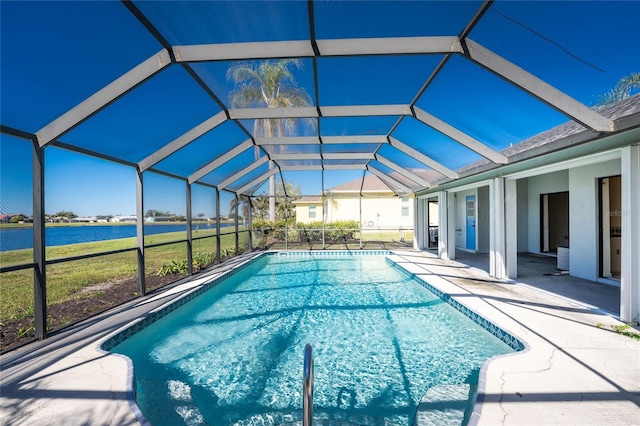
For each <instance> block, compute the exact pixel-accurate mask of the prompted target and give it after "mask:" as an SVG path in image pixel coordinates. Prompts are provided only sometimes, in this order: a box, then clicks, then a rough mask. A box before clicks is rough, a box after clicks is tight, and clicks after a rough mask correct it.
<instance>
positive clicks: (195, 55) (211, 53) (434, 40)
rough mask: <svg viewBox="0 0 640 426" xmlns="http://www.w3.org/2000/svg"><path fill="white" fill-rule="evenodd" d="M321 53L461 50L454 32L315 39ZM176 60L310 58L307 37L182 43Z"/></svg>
mask: <svg viewBox="0 0 640 426" xmlns="http://www.w3.org/2000/svg"><path fill="white" fill-rule="evenodd" d="M315 42H316V46H317V47H318V51H319V53H320V56H346V55H349V56H364V55H407V54H447V53H462V52H463V49H462V44H461V43H460V39H459V38H458V37H457V36H433V37H380V38H347V39H326V40H315ZM172 50H173V54H174V56H175V58H176V61H178V62H202V61H226V60H238V59H267V58H309V57H314V56H316V55H315V53H314V51H313V46H312V45H311V43H310V42H309V41H308V40H289V41H265V42H247V43H219V44H199V45H181V46H173V47H172Z"/></svg>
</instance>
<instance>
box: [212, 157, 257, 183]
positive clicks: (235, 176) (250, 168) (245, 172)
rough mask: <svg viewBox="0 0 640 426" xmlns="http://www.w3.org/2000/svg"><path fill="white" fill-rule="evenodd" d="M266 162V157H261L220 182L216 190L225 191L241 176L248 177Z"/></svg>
mask: <svg viewBox="0 0 640 426" xmlns="http://www.w3.org/2000/svg"><path fill="white" fill-rule="evenodd" d="M267 161H269V157H266V156H264V157H261V158H260V159H259V160H256V161H255V162H253V163H251V165H249V166H248V167H245V168H244V169H242V170H240V171H239V172H237V173H234V174H233V175H231V176H229V177H228V178H226V179H225V180H223V181H222V182H220V183H219V184H218V186H217V188H218V190H223V189H225V188H226V187H227V186H229V185H230V184H232V183H233V182H235V181H237V180H238V179H240V178H242V177H243V176H245V175H248V174H249V173H251V172H252V171H254V170H255V169H257V168H258V167H260V166H262V165H263V164H264V163H266V162H267Z"/></svg>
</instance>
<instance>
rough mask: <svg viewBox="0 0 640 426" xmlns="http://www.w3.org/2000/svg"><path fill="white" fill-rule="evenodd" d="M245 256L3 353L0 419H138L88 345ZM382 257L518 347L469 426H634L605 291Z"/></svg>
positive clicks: (405, 253) (116, 364)
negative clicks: (556, 287)
mask: <svg viewBox="0 0 640 426" xmlns="http://www.w3.org/2000/svg"><path fill="white" fill-rule="evenodd" d="M254 255H255V253H248V254H245V255H243V256H239V257H238V258H234V259H232V260H230V261H227V262H225V263H223V264H222V265H220V266H218V267H216V268H214V269H212V270H209V271H207V272H205V273H203V274H200V275H198V276H197V278H195V279H191V280H185V281H183V282H179V283H176V284H175V285H173V286H170V288H167V289H164V290H163V291H162V292H158V293H154V294H150V295H147V296H145V297H143V298H141V299H138V300H135V301H132V302H130V303H128V304H126V305H123V306H120V307H118V308H115V309H113V310H110V311H108V312H105V313H103V314H101V315H98V316H96V317H94V318H92V319H90V320H87V321H85V322H83V323H80V324H77V325H76V326H73V327H71V328H70V329H67V330H65V331H63V332H60V333H58V334H56V335H53V336H51V337H50V338H48V339H47V340H46V341H43V342H36V343H33V344H30V345H27V346H24V347H22V348H19V349H17V350H15V351H12V352H9V353H7V354H4V355H3V356H2V358H1V369H2V373H1V375H2V376H1V377H2V399H1V404H2V405H1V411H0V413H1V417H0V418H1V419H2V423H3V424H15V425H56V424H60V425H61V424H64V425H69V424H74V425H79V424H92V425H93V424H118V425H135V424H140V420H139V419H140V417H137V416H139V413H137V412H136V409H135V407H132V406H131V404H130V401H129V399H130V398H131V397H132V392H131V390H130V389H129V388H128V386H127V374H128V373H129V371H128V368H129V367H128V364H127V362H126V361H125V360H124V359H122V358H121V357H118V356H113V355H108V354H106V353H104V352H102V351H100V350H99V349H97V347H98V346H99V344H100V342H101V341H103V340H104V339H105V338H106V337H107V336H108V335H110V334H111V333H112V332H114V331H116V330H117V329H119V328H121V327H123V326H124V325H126V324H128V323H129V322H131V321H132V320H134V319H135V318H138V317H140V316H143V315H145V314H146V313H147V312H149V311H151V310H153V309H155V308H157V307H159V306H161V305H163V304H165V303H167V302H169V301H171V300H172V299H174V298H176V297H178V296H180V295H181V294H184V292H186V291H189V290H190V289H192V288H195V287H197V286H199V285H201V284H202V283H203V282H205V281H207V280H208V279H210V278H212V277H213V276H216V275H218V274H220V273H224V272H225V271H226V270H228V269H230V268H233V267H235V266H237V265H239V264H241V263H242V262H244V261H246V260H248V259H249V258H251V257H252V256H254ZM391 256H392V257H393V259H394V261H395V262H396V263H398V264H400V265H402V266H403V267H404V268H406V269H407V270H409V271H410V272H412V273H414V274H416V275H419V276H420V277H422V278H423V279H425V280H428V281H429V282H430V283H431V284H432V285H434V286H435V287H437V288H439V289H441V290H442V291H445V292H447V293H449V294H450V295H452V296H453V297H454V298H456V299H457V300H459V301H461V302H462V303H464V304H465V305H466V306H468V307H469V308H471V309H472V310H474V311H476V312H477V313H479V314H481V315H482V316H483V317H485V318H487V319H488V320H490V321H492V322H493V323H494V324H496V325H498V326H500V327H502V328H503V329H505V330H507V331H509V332H510V333H512V334H514V335H516V336H517V337H518V338H520V339H521V340H522V341H523V342H524V343H525V344H526V345H527V349H526V350H525V351H524V352H522V353H519V354H516V355H513V356H507V357H502V358H498V359H495V360H493V361H491V362H489V363H487V364H485V367H484V369H483V371H482V373H481V376H480V384H479V389H480V395H479V397H478V403H477V404H476V407H475V410H474V413H473V414H472V417H471V422H470V424H479V425H497V424H501V425H502V424H504V425H524V424H531V425H544V424H580V425H586V424H593V425H602V424H609V425H632V424H638V421H639V420H640V408H639V407H640V341H638V340H634V339H631V338H629V337H626V336H623V335H620V334H618V333H616V332H614V331H613V329H612V327H613V326H621V325H623V324H622V323H620V322H619V321H618V320H616V319H615V318H614V317H613V316H611V315H608V314H607V313H606V312H605V311H606V310H607V306H612V305H615V303H616V302H615V300H614V299H615V295H614V294H612V292H608V291H606V290H607V288H606V287H605V286H598V287H593V288H592V289H590V290H589V292H588V293H589V294H591V293H592V294H591V296H592V297H593V299H591V298H590V299H589V302H593V300H596V301H599V302H600V303H598V304H596V305H592V304H591V303H588V302H585V301H583V300H580V299H571V298H569V297H568V295H567V294H563V295H561V296H556V295H554V294H552V293H550V292H549V291H547V290H541V289H538V288H536V287H535V286H534V285H533V284H530V283H528V282H527V281H526V280H524V279H523V280H522V281H523V282H522V283H520V280H518V283H508V282H505V281H497V280H495V279H494V278H492V277H490V276H489V275H488V274H486V273H485V272H484V271H482V270H480V269H478V268H475V267H473V266H472V265H465V264H463V263H461V262H460V259H459V260H458V261H444V260H440V259H437V258H436V257H435V256H433V255H432V254H430V253H427V252H421V251H414V250H395V251H394V252H393V254H392V255H391ZM549 278H550V279H556V278H560V279H565V278H566V277H565V276H554V277H549ZM525 283H526V284H525ZM562 285H563V286H565V284H564V283H563V284H562ZM570 286H571V283H566V287H570ZM583 293H584V292H579V293H576V294H583ZM316 362H321V360H316ZM439 402H441V401H437V400H434V399H433V397H432V396H430V395H429V394H427V395H425V398H424V399H423V401H422V402H421V404H420V406H419V408H418V413H417V415H416V424H433V419H434V417H432V414H433V413H432V410H437V408H438V403H439Z"/></svg>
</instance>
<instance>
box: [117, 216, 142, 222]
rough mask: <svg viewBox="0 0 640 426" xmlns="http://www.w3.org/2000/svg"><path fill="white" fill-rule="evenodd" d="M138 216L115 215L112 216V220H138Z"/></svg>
mask: <svg viewBox="0 0 640 426" xmlns="http://www.w3.org/2000/svg"><path fill="white" fill-rule="evenodd" d="M137 220H138V218H137V217H136V216H114V217H112V218H111V222H134V223H135V222H136V221H137Z"/></svg>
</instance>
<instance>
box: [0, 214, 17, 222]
mask: <svg viewBox="0 0 640 426" xmlns="http://www.w3.org/2000/svg"><path fill="white" fill-rule="evenodd" d="M13 216H15V215H11V214H0V223H9V222H11V218H12V217H13Z"/></svg>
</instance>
